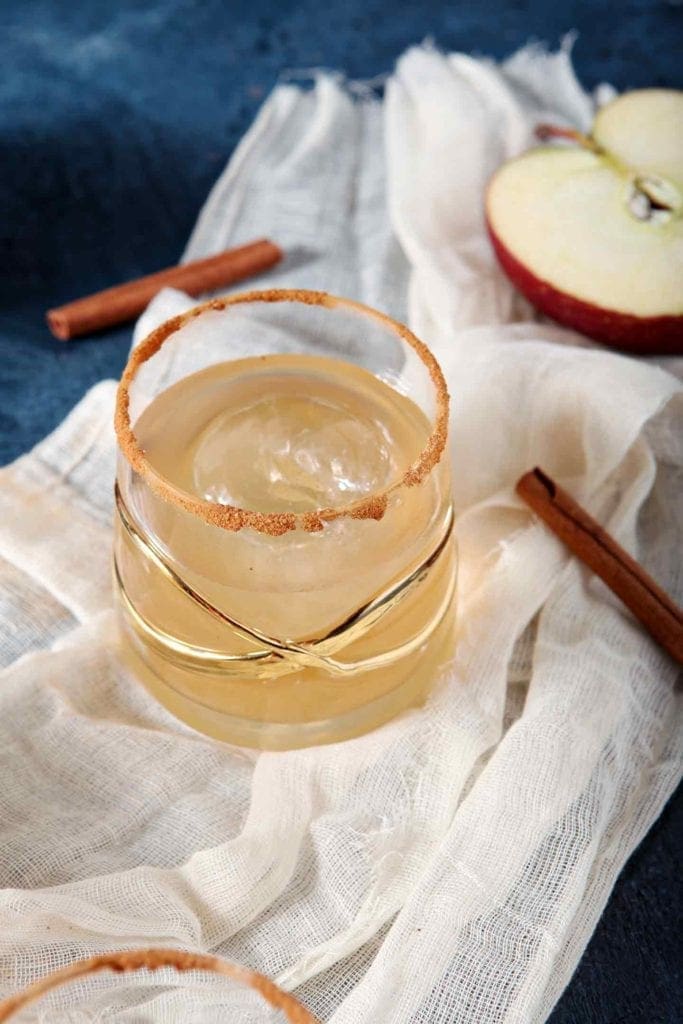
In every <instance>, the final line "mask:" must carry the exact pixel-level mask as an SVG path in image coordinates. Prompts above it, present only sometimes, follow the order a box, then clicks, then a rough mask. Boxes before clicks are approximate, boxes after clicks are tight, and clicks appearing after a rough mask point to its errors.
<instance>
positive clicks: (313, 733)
mask: <svg viewBox="0 0 683 1024" xmlns="http://www.w3.org/2000/svg"><path fill="white" fill-rule="evenodd" d="M119 623H120V636H121V641H122V656H123V659H124V661H125V663H126V664H127V665H128V666H129V667H130V669H131V670H132V671H133V673H134V674H135V676H136V677H137V678H138V679H139V680H140V682H141V683H143V685H144V686H145V687H146V689H147V690H148V691H149V693H150V694H151V695H152V696H153V697H155V698H156V699H157V700H158V701H159V703H160V704H162V705H163V706H164V707H165V708H166V709H167V710H168V711H170V712H171V714H172V715H174V716H175V717H176V718H179V719H180V720H181V721H183V722H185V723H186V724H187V725H190V726H191V727H192V728H194V729H197V730H198V731H199V732H202V733H204V734H205V735H207V736H212V737H213V738H214V739H218V740H222V741H223V742H225V743H230V744H233V745H236V746H242V747H253V748H256V749H259V750H292V749H295V748H297V747H308V746H316V745H318V744H324V743H337V742H340V741H341V740H346V739H351V738H352V737H354V736H360V735H362V734H363V733H366V732H370V731H371V730H372V729H375V728H377V727H378V726H379V725H382V724H383V723H385V722H387V721H389V720H390V719H391V718H394V717H395V716H396V715H398V714H399V713H400V712H402V711H405V710H406V709H408V708H411V707H416V706H419V705H420V704H422V703H423V702H424V699H425V697H426V696H427V694H428V693H429V691H430V690H431V688H432V686H433V685H434V683H435V682H436V681H437V679H438V678H439V676H440V675H441V674H442V672H443V670H444V668H445V667H446V665H447V664H448V662H449V660H450V659H451V658H452V655H453V644H454V609H453V608H451V610H450V611H449V613H448V614H447V615H446V616H445V618H444V619H443V621H442V622H441V623H440V624H439V626H438V627H437V629H436V630H435V632H434V633H433V634H432V636H431V637H430V639H429V641H428V643H427V644H425V649H424V650H423V651H420V652H418V653H417V655H415V656H413V657H412V658H411V659H410V665H409V666H403V665H401V664H399V665H396V666H394V670H393V671H394V683H395V684H394V685H392V686H390V687H389V688H388V689H386V690H385V691H384V692H382V693H381V694H380V695H378V696H374V697H373V698H372V699H370V700H368V701H367V702H364V701H363V690H364V685H363V682H364V681H363V675H362V674H360V675H359V676H358V677H357V678H354V679H350V680H345V681H344V682H343V683H340V684H339V685H342V686H345V687H353V688H354V689H355V690H356V693H357V695H358V703H357V705H356V706H355V707H352V708H349V709H346V710H344V711H341V712H339V713H336V714H335V713H334V712H332V713H331V714H330V716H329V717H327V718H306V717H302V718H301V719H300V720H296V717H295V716H294V715H293V716H292V720H288V721H281V720H280V721H278V720H266V719H265V718H263V717H261V718H258V719H256V718H248V717H241V716H239V715H236V714H234V713H228V712H227V711H226V710H224V709H221V707H220V706H219V704H220V701H219V700H218V699H216V695H215V690H214V699H213V700H211V698H210V697H209V698H208V699H207V696H206V683H205V680H204V679H203V678H202V676H201V674H200V673H197V679H196V688H194V687H191V686H190V687H188V685H187V684H186V683H185V685H184V686H183V691H184V692H183V691H181V689H179V688H178V687H177V686H175V685H174V683H173V675H174V672H173V667H172V666H171V665H168V669H169V671H168V672H167V671H164V668H163V666H162V665H161V664H160V662H159V660H158V659H156V658H155V664H154V667H152V666H151V665H150V663H149V659H148V657H146V654H148V652H147V650H146V649H145V647H144V645H143V644H141V643H140V640H139V638H138V637H137V636H136V634H135V632H134V630H133V629H132V628H131V627H130V626H129V624H128V623H127V621H126V619H125V616H124V615H123V613H121V612H120V614H119ZM406 668H407V672H406ZM401 669H403V672H402V671H401ZM162 672H163V676H162ZM185 674H186V673H185ZM268 685H269V684H268V683H267V682H265V683H264V682H259V681H257V680H245V682H244V686H245V687H248V688H250V689H251V688H254V687H258V688H261V687H264V686H266V687H267V686H268ZM309 685H311V686H315V683H311V684H309ZM192 689H195V693H192V692H191V690H192ZM200 694H201V698H200V696H199V695H200Z"/></svg>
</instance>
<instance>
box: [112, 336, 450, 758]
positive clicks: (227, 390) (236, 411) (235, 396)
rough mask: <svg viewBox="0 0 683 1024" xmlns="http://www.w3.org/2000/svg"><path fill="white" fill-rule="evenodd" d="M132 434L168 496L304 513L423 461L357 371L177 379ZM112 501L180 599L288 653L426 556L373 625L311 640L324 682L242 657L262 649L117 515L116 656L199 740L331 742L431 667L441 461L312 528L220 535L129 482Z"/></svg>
mask: <svg viewBox="0 0 683 1024" xmlns="http://www.w3.org/2000/svg"><path fill="white" fill-rule="evenodd" d="M134 429H135V434H136V437H137V439H138V441H139V443H140V444H141V446H142V448H143V449H144V452H145V456H146V458H147V460H148V461H149V463H150V464H151V465H152V466H153V467H154V469H155V470H156V471H157V473H159V474H160V475H161V476H163V477H164V478H165V480H167V481H168V482H169V483H170V484H172V485H173V486H174V487H175V488H177V489H179V490H181V491H184V492H187V493H189V494H192V495H194V496H196V497H199V498H203V499H207V500H210V501H213V502H221V503H223V504H230V505H235V506H239V507H241V508H247V509H253V510H255V511H259V512H260V511H263V512H271V513H272V512H295V513H306V512H309V511H314V510H316V509H320V508H335V509H338V508H341V507H343V506H344V505H348V504H352V503H355V502H357V501H358V500H359V499H362V498H364V497H366V496H369V495H372V494H373V493H376V492H378V491H380V490H385V489H387V488H388V487H389V486H390V485H391V484H392V483H393V482H394V481H396V480H399V479H400V478H401V477H402V475H403V473H404V471H405V469H406V467H407V466H409V465H410V464H411V463H412V462H413V461H414V460H415V459H416V457H417V456H418V455H419V453H420V451H421V450H422V449H423V447H424V445H425V442H426V440H427V438H428V436H429V433H430V424H429V422H428V420H427V418H426V417H425V415H424V413H423V412H422V411H421V410H420V409H419V408H418V406H417V405H416V404H415V403H414V402H412V401H411V400H410V399H408V398H406V397H404V396H403V395H401V394H399V393H398V392H397V391H395V390H393V389H392V388H390V387H389V386H388V385H387V384H384V383H383V382H382V381H380V380H378V379H377V378H376V377H375V376H373V375H372V374H371V373H369V372H368V371H367V370H365V369H362V368H361V367H359V366H356V365H353V364H350V363H345V362H341V361H339V360H336V359H330V358H326V357H322V356H311V355H272V356H265V357H254V358H247V359H240V360H235V361H232V362H223V363H218V364H216V365H213V366H209V367H208V368H206V369H205V370H201V371H200V372H197V373H193V374H191V375H190V376H188V377H184V378H183V379H181V380H180V381H178V382H177V383H176V384H174V385H173V386H172V387H170V388H168V389H167V390H165V391H162V392H161V393H160V394H158V395H157V397H156V398H154V399H153V400H152V401H151V403H150V404H149V405H148V406H147V408H146V409H145V410H144V412H143V413H142V415H141V416H140V417H139V419H138V420H137V422H136V423H135V424H134ZM124 500H125V508H126V512H125V515H126V516H127V518H128V521H129V524H131V525H132V527H133V529H134V530H136V529H137V531H138V533H139V534H140V535H142V536H143V537H145V536H148V537H150V538H151V539H152V542H153V544H154V545H155V547H156V549H157V550H158V552H159V554H160V555H161V556H162V557H163V559H164V560H165V561H166V562H167V563H168V564H169V565H170V566H171V568H172V569H173V570H174V571H175V572H176V573H177V576H178V577H180V578H182V580H183V581H184V582H185V583H186V584H188V585H189V587H191V588H192V590H193V591H195V593H197V594H199V595H201V597H202V598H203V599H204V600H205V601H206V602H208V603H209V604H211V605H212V606H213V607H215V608H217V609H220V611H221V612H222V613H224V614H225V615H227V616H228V617H230V618H232V619H235V620H237V621H238V622H240V623H243V624H246V625H248V626H249V627H250V628H251V629H253V630H256V631H257V632H258V633H260V634H263V635H265V636H267V637H269V638H275V639H277V640H278V641H284V642H285V643H286V644H287V645H288V646H289V647H291V646H294V647H295V648H296V647H297V646H298V647H301V648H302V651H304V652H305V651H308V650H309V648H308V646H307V645H308V644H310V642H312V641H324V639H325V638H327V637H329V635H330V634H331V633H334V631H335V630H337V629H339V627H340V626H342V625H343V624H344V623H346V622H347V620H348V619H349V618H350V617H352V616H353V615H354V614H355V613H356V612H357V611H358V610H359V609H361V608H362V607H363V606H365V605H367V603H368V602H370V601H371V600H372V599H373V598H376V597H377V595H380V594H384V593H385V592H386V591H387V590H388V589H390V588H391V587H392V585H394V584H400V583H401V582H402V581H403V580H405V578H406V577H408V576H410V574H411V573H412V572H413V571H414V570H416V569H417V568H418V567H419V566H421V565H422V564H423V563H424V562H425V560H426V559H428V558H429V556H430V555H432V554H433V552H434V551H435V549H437V548H439V545H441V548H442V549H443V550H441V553H440V554H439V555H438V557H437V558H436V559H435V561H434V564H433V565H432V566H431V568H429V569H428V570H426V571H425V573H424V579H422V580H417V581H414V582H413V583H412V584H411V586H410V587H408V588H407V589H406V590H405V594H404V595H403V597H402V599H401V600H400V601H399V602H398V603H397V604H396V605H395V606H394V604H393V603H392V601H389V605H388V610H387V611H385V613H384V614H383V616H381V617H380V618H379V620H378V621H376V622H374V623H370V624H369V625H368V620H367V619H366V620H365V621H364V622H361V623H360V624H359V625H358V624H357V625H356V626H353V625H352V626H351V627H348V626H347V627H346V628H345V629H342V630H341V633H340V637H339V638H337V639H332V640H330V641H328V642H327V646H325V644H323V655H324V657H328V658H330V659H331V663H333V664H334V665H336V666H341V667H340V668H339V667H338V668H336V669H334V670H330V669H329V666H328V663H327V662H325V661H324V657H323V659H322V660H321V659H317V660H316V657H315V656H314V657H313V659H311V658H309V657H307V655H306V653H302V651H299V652H297V650H294V651H292V650H289V651H288V652H287V653H286V657H273V656H272V654H271V656H270V657H268V658H265V657H256V653H257V652H259V651H261V653H262V654H263V643H262V642H260V641H259V640H258V639H255V638H253V637H249V636H245V635H243V634H242V635H241V634H240V632H239V631H236V630H234V629H231V628H230V626H229V625H227V624H226V623H225V622H223V621H220V620H218V619H217V618H216V617H215V616H212V615H211V614H208V613H207V611H206V609H205V608H204V607H202V606H201V605H199V604H197V602H196V601H195V600H193V599H192V598H191V597H188V595H187V594H186V593H185V592H183V590H182V589H181V588H180V587H179V586H178V585H177V580H176V581H174V580H173V579H171V578H169V576H168V573H164V572H163V571H161V570H160V568H159V565H158V563H157V562H156V561H155V559H154V558H149V557H147V555H146V554H145V551H144V546H141V544H140V543H135V542H134V540H133V538H132V537H131V534H130V532H129V531H128V530H126V529H125V528H124V527H123V525H122V523H121V521H118V520H117V538H116V547H115V554H116V559H117V565H118V574H119V579H120V589H121V590H122V591H123V592H122V593H120V595H119V596H120V607H121V618H122V623H123V626H124V635H125V637H126V640H127V644H128V648H129V654H130V655H131V656H132V657H134V658H135V660H136V670H137V671H138V673H139V674H141V675H142V676H143V678H144V681H145V682H146V684H147V686H148V687H149V688H150V689H151V690H152V691H153V692H154V694H155V695H156V696H157V697H158V698H159V700H161V701H162V703H164V704H165V705H166V706H167V707H168V708H169V709H170V710H171V711H172V712H173V713H174V714H176V715H178V716H179V717H180V718H183V719H184V720H186V721H187V722H189V723H190V724H191V725H194V726H195V727H197V728H199V729H201V730H202V731H204V732H207V733H209V734H211V735H214V736H217V737H219V738H221V739H226V740H228V741H232V742H236V743H241V744H249V745H255V746H264V747H270V748H279V747H288V746H297V745H302V744H306V743H311V742H329V741H331V740H336V739H341V738H344V737H347V736H350V735H354V734H356V733H359V732H363V731H365V730H366V729H368V728H370V727H372V726H374V725H376V724H379V723H380V722H382V721H384V720H386V719H388V718H389V717H391V716H392V715H394V714H395V713H396V712H397V711H399V710H401V709H402V708H405V707H407V706H409V705H411V704H415V703H417V702H419V701H420V700H421V699H422V698H423V696H424V694H425V692H426V690H427V689H428V688H429V686H430V685H431V684H432V683H433V682H434V679H435V677H436V676H437V675H438V672H439V668H440V665H441V664H442V663H443V661H444V659H445V658H447V657H448V654H449V652H450V647H451V640H452V625H453V621H452V620H453V614H452V600H451V598H452V591H453V583H454V571H455V570H454V557H453V550H452V542H451V541H450V540H449V539H447V536H448V527H449V523H450V516H451V510H450V484H449V479H448V469H447V462H446V459H445V458H443V459H442V460H441V462H440V463H439V465H438V466H436V467H435V469H434V470H433V471H432V472H431V473H430V474H429V476H428V477H427V479H426V480H425V481H424V482H423V483H422V484H421V486H416V487H402V488H401V489H400V490H397V491H396V493H394V494H393V495H392V497H391V498H390V500H389V506H388V508H387V511H386V513H385V514H384V517H383V518H382V519H381V520H380V521H379V522H376V521H374V520H368V519H363V520H357V519H351V518H340V519H336V520H335V521H332V522H329V523H326V524H325V526H324V528H323V529H322V530H320V531H317V532H306V531H304V530H294V531H290V532H288V533H285V534H284V535H282V536H269V535H267V534H264V533H258V532H256V531H254V530H251V529H242V530H240V531H238V532H231V531H229V530H225V529H221V528H220V527H218V526H212V525H209V524H207V523H206V522H203V521H201V520H200V519H198V518H197V517H195V516H192V515H191V514H189V513H187V512H184V511H183V510H182V509H179V508H178V507H176V506H175V505H172V504H170V503H167V502H165V501H163V500H162V499H161V498H158V497H157V496H155V495H154V494H153V493H152V492H151V490H150V489H149V488H148V487H147V485H146V484H145V483H144V482H142V481H140V480H138V479H137V478H136V477H135V475H134V474H133V475H132V476H131V482H130V486H129V488H128V492H127V493H126V494H124ZM250 654H251V655H254V660H253V661H249V660H248V656H249V655H250ZM240 655H241V658H239V657H238V659H237V660H235V656H240ZM368 661H369V665H368V664H367V663H368ZM359 662H361V663H366V664H365V666H363V665H361V666H360V667H358V668H356V667H355V666H357V664H358V663H359Z"/></svg>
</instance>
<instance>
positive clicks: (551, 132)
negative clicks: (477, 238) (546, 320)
mask: <svg viewBox="0 0 683 1024" xmlns="http://www.w3.org/2000/svg"><path fill="white" fill-rule="evenodd" d="M539 135H540V137H541V138H545V139H551V138H558V137H559V138H564V139H568V140H569V141H570V142H571V143H573V145H569V146H568V145H544V146H541V147H539V148H536V149H533V150H531V151H529V152H528V153H525V154H524V155H523V156H521V157H518V158H517V159H514V160H510V161H509V162H508V163H506V164H504V165H503V166H502V167H501V168H500V170H498V171H497V173H496V174H495V175H494V177H493V178H492V180H491V182H490V184H489V187H488V190H487V194H486V220H487V225H488V230H489V234H490V236H491V240H492V242H493V247H494V249H495V251H496V255H497V256H498V259H499V261H500V263H501V265H502V267H503V269H504V271H505V272H506V274H507V275H508V277H509V278H510V280H511V281H512V282H513V284H515V285H516V286H517V287H518V288H519V290H520V291H521V292H522V293H523V294H524V295H525V296H526V297H527V298H528V299H529V301H530V302H532V303H533V304H534V305H535V306H536V307H537V308H538V309H540V310H541V311H542V312H543V313H546V314H547V315H548V316H550V317H552V318H553V319H554V320H557V321H559V322H560V323H563V324H566V325H567V326H569V327H573V328H575V329H576V330H579V331H581V332H583V333H584V334H587V335H589V337H592V338H595V339H597V340H598V341H602V342H605V343H607V344H610V345H614V346H616V347H618V348H621V349H625V350H628V351H631V352H638V353H642V354H649V355H652V354H654V353H669V354H673V353H683V92H678V91H676V90H673V89H642V90H638V91H636V92H631V93H625V94H624V95H623V96H621V97H619V98H617V99H616V100H614V101H613V102H612V103H610V104H608V105H607V106H605V107H603V108H602V110H600V111H599V113H598V114H597V116H596V118H595V122H594V124H593V129H592V132H591V135H590V136H584V135H581V134H580V133H579V132H575V131H573V130H571V129H563V128H552V127H547V126H541V128H540V129H539Z"/></svg>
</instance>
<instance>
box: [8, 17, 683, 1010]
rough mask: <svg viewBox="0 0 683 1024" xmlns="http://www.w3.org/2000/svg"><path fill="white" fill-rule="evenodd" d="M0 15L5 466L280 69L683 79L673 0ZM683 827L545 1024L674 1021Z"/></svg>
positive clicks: (92, 355) (95, 348) (113, 360)
mask: <svg viewBox="0 0 683 1024" xmlns="http://www.w3.org/2000/svg"><path fill="white" fill-rule="evenodd" d="M114 9H115V11H114ZM0 14H1V16H2V29H1V31H0V67H1V68H2V79H1V80H0V96H1V97H2V103H1V105H0V145H1V146H2V153H1V154H0V168H1V172H0V194H1V195H2V201H3V210H2V221H1V225H0V237H1V238H2V249H3V252H2V273H1V276H0V315H1V322H0V464H2V463H4V462H6V461H9V460H10V459H12V458H14V457H15V456H17V455H19V454H20V453H21V452H22V451H24V450H25V449H27V448H28V447H30V446H31V445H32V444H34V443H35V442H36V441H37V440H38V439H39V438H41V437H42V436H43V435H44V434H46V433H47V432H48V431H50V430H51V429H52V428H53V427H54V426H55V424H57V423H58V422H59V420H60V419H62V417H63V416H64V415H65V413H66V412H67V411H68V410H69V409H70V408H71V407H72V406H73V405H74V404H75V403H76V402H77V401H78V399H79V398H80V397H81V396H82V395H83V393H84V392H85V390H86V389H87V388H88V387H89V386H90V385H91V384H93V383H95V381H97V380H100V379H101V378H102V377H111V376H117V375H118V374H119V373H120V371H121V368H122V366H123V363H124V361H125V355H126V351H127V349H128V345H129V342H130V330H129V329H128V328H126V329H122V330H118V331H113V332H110V333H108V334H106V335H103V336H101V337H99V338H92V339H87V340H84V341H79V342H75V343H71V344H69V345H64V344H62V343H59V342H56V341H54V340H53V339H52V338H51V336H50V335H49V334H48V332H47V329H46V328H45V326H44V323H43V314H44V310H45V309H46V308H47V307H49V306H50V305H55V304H59V303H61V302H64V301H66V300H68V299H70V298H74V297H76V296H79V295H83V294H86V293H88V292H91V291H95V290H96V289H98V288H102V287H105V286H107V285H110V284H112V283H115V282H118V281H120V280H125V279H127V278H131V277H134V276H136V275H139V274H142V273H146V272H149V271H151V270H155V269H158V268H159V267H163V266H166V265H168V264H171V263H174V262H175V261H176V260H177V258H178V255H179V254H180V252H181V250H182V248H183V246H184V243H185V241H186V239H187V236H188V234H189V231H190V229H191V227H192V225H193V222H194V219H195V215H196V213H197V210H198V208H199V206H200V205H201V203H202V201H203V199H204V197H205V195H206V193H207V191H208V190H209V188H210V186H211V185H212V183H213V181H214V180H215V178H216V177H217V175H218V173H219V172H220V170H221V169H222V167H223V166H224V164H225V162H226V159H227V158H228V156H229V155H230V152H231V151H232V149H233V147H234V146H235V144H236V142H237V141H238V139H239V138H240V136H241V135H242V134H243V133H244V131H245V130H246V129H247V127H248V126H249V124H250V122H251V120H252V118H253V116H254V114H255V112H256V110H257V108H258V106H259V104H260V103H261V101H262V99H263V98H264V96H265V95H266V94H267V93H268V91H269V90H270V89H271V88H272V86H273V85H274V84H275V82H276V79H277V76H278V73H279V72H280V71H281V70H282V69H283V68H285V67H290V68H291V67H294V68H301V67H310V66H312V65H325V66H328V67H335V68H341V69H343V70H345V71H346V72H347V73H348V74H349V75H350V76H353V77H371V76H374V75H376V74H378V73H380V72H384V71H388V70H390V68H391V66H392V64H393V62H394V60H395V59H396V57H397V56H398V55H399V54H400V53H401V51H402V50H404V49H405V48H406V47H407V46H409V45H410V44H411V43H415V42H419V41H420V40H422V39H423V38H424V37H425V36H432V37H433V38H434V40H435V41H436V42H437V43H438V44H439V45H440V46H442V47H443V48H445V49H461V50H467V51H472V52H475V53H484V54H490V55H492V56H496V57H502V56H505V55H506V54H508V53H509V52H511V51H512V50H514V49H515V48H517V47H518V46H520V45H522V44H523V43H524V42H526V41H527V40H528V39H530V38H535V39H539V40H543V41H546V42H548V43H550V44H551V45H556V44H557V43H558V41H559V39H560V38H561V36H562V35H563V34H564V33H565V32H567V31H568V30H570V29H577V30H578V32H579V35H578V40H577V43H576V47H575V51H574V58H575V64H576V68H577V71H578V74H579V76H580V77H581V79H582V81H583V82H584V84H585V85H587V86H592V85H595V84H596V83H598V82H600V81H605V80H606V81H611V82H613V83H614V84H615V85H616V86H617V87H618V88H620V89H626V88H629V87H635V86H648V85H669V86H676V87H678V88H681V87H683V6H682V3H681V0H668V2H663V0H659V2H648V0H622V2H618V0H594V2H576V0H566V2H564V3H562V4H560V3H553V2H550V0H508V2H503V0H481V2H480V3H471V4H468V5H464V4H462V3H459V4H444V3H440V2H436V0H422V2H412V3H402V4H392V3H390V2H388V0H325V2H324V3H322V4H320V3H314V2H312V0H299V2H296V3H295V2H292V0H251V2H249V3H243V2H242V0H239V2H237V0H232V2H230V0H228V2H221V0H165V2H156V3H155V2H153V0H148V2H143V3H136V2H133V0H116V2H111V0H80V2H79V0H53V2H51V3H49V2H45V0H43V2H39V0H0ZM682 835H683V799H682V798H681V796H680V792H679V795H678V797H677V798H675V799H674V800H673V801H672V802H671V803H670V805H669V807H668V808H667V810H666V811H665V813H664V815H663V816H662V818H661V819H660V821H659V822H658V823H657V825H656V826H655V828H654V829H653V830H652V832H651V833H650V835H649V836H648V838H647V839H646V841H645V842H644V843H643V844H642V846H641V847H640V849H639V850H638V851H637V852H636V853H635V855H634V856H633V857H632V858H631V861H630V862H629V864H628V865H627V867H626V868H625V870H624V872H623V873H622V876H621V878H620V879H619V882H618V884H617V886H616V888H615V891H614V893H613V896H612V899H611V901H610V904H609V906H608V908H607V910H606V912H605V914H604V915H603V918H602V920H601V922H600V924H599V926H598V929H597V932H596V934H595V936H594V938H593V940H592V942H591V944H590V946H589V948H588V950H587V952H586V954H585V956H584V958H583V960H582V962H581V965H580V967H579V969H578V972H577V974H576V976H575V978H574V980H573V981H572V983H571V985H570V986H569V988H568V990H567V992H566V993H565V995H564V996H563V998H562V1000H561V1002H560V1004H559V1006H558V1007H557V1009H556V1010H555V1012H554V1014H553V1016H552V1018H551V1019H552V1024H678V1022H679V1021H680V1020H681V1010H680V1007H681V1006H682V1005H683V992H682V989H681V975H680V964H681V955H680V954H681V944H680V938H679V925H680V920H681V913H680V910H681V903H680V892H681V890H680V884H679V878H680V864H679V863H678V862H677V853H678V852H679V851H680V839H681V836H682Z"/></svg>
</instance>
